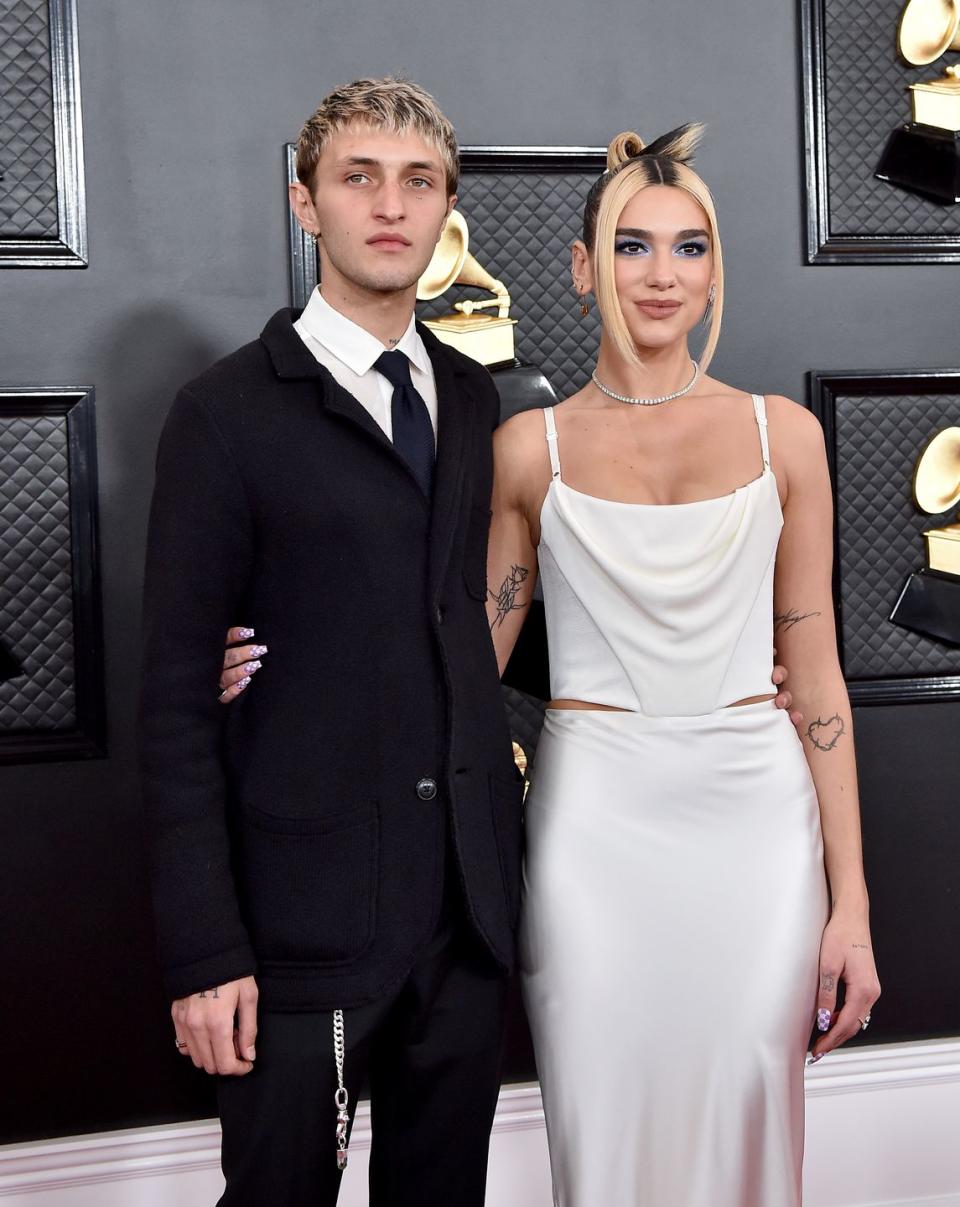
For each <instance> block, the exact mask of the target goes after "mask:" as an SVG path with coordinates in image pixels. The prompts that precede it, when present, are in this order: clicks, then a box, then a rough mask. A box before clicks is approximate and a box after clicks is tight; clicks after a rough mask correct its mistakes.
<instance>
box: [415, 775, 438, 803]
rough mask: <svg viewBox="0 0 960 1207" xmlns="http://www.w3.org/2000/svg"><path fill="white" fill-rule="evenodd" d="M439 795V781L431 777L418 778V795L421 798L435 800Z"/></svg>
mask: <svg viewBox="0 0 960 1207" xmlns="http://www.w3.org/2000/svg"><path fill="white" fill-rule="evenodd" d="M436 795H437V781H436V780H432V779H429V778H424V779H422V780H417V796H419V797H420V799H421V800H433V798H434V797H435V796H436Z"/></svg>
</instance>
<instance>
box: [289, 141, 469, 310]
mask: <svg viewBox="0 0 960 1207" xmlns="http://www.w3.org/2000/svg"><path fill="white" fill-rule="evenodd" d="M301 187H302V186H301ZM305 192H306V190H304V193H305ZM455 200H456V198H455V197H448V196H447V185H446V175H445V173H444V170H443V162H442V160H441V158H440V153H439V151H438V150H437V148H436V147H434V146H433V145H431V144H430V143H428V142H425V141H424V140H423V139H422V138H421V137H420V136H419V135H418V134H414V133H408V134H394V133H391V132H389V131H387V130H376V129H371V128H370V127H368V126H365V125H357V124H354V125H351V126H349V127H347V128H346V129H344V130H341V131H340V132H339V133H337V134H335V135H334V136H333V137H332V138H331V139H330V141H329V142H328V144H327V145H326V146H325V147H324V149H323V152H322V154H321V155H320V159H319V162H318V164H317V168H316V171H315V173H314V180H313V197H312V199H311V204H310V207H309V208H310V209H312V218H313V219H315V223H316V225H315V228H314V229H315V230H318V231H319V232H320V241H319V243H318V248H319V251H320V263H321V275H322V279H323V286H324V292H325V293H326V292H327V291H328V289H332V290H334V291H336V289H337V286H338V284H339V285H340V286H341V287H347V288H350V287H352V289H356V288H359V289H362V290H364V291H367V292H370V293H381V294H382V293H395V292H399V291H403V290H406V289H409V288H410V287H411V286H413V285H415V284H416V282H417V280H418V279H419V278H420V276H421V274H422V273H423V271H424V269H425V268H426V267H427V265H428V264H429V263H430V257H431V256H432V255H433V251H434V248H435V247H436V245H437V240H438V239H439V238H440V232H441V230H442V229H443V224H444V222H445V221H446V218H447V214H448V213H449V212H450V210H451V209H452V207H453V203H454V201H455ZM294 204H295V209H297V214H298V217H300V219H301V221H302V222H303V224H304V226H305V227H306V229H308V230H309V229H310V224H309V222H310V215H308V214H307V215H306V220H305V214H306V210H303V211H301V209H300V208H298V207H297V205H296V202H295V203H294ZM338 278H339V280H338Z"/></svg>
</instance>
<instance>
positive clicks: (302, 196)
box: [287, 180, 320, 235]
mask: <svg viewBox="0 0 960 1207" xmlns="http://www.w3.org/2000/svg"><path fill="white" fill-rule="evenodd" d="M287 194H288V196H289V198H290V208H291V209H292V210H293V216H294V217H295V218H296V220H297V221H298V222H299V223H300V225H301V226H302V227H303V229H304V231H305V232H306V233H307V234H308V235H319V234H320V222H319V219H318V218H317V211H316V209H315V208H314V204H313V198H312V197H311V196H310V190H309V189H308V188H307V186H306V185H305V184H301V183H300V181H299V180H295V181H294V182H293V183H292V184H291V185H290V186H289V187H288V189H287Z"/></svg>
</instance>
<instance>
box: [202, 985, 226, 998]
mask: <svg viewBox="0 0 960 1207" xmlns="http://www.w3.org/2000/svg"><path fill="white" fill-rule="evenodd" d="M219 996H220V986H219V985H214V987H213V988H212V989H201V990H200V992H199V993H198V994H197V997H219Z"/></svg>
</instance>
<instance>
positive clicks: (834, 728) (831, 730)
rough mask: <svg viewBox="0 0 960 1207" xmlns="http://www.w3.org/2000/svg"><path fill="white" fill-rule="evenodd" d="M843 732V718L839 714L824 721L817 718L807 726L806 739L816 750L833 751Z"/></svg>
mask: <svg viewBox="0 0 960 1207" xmlns="http://www.w3.org/2000/svg"><path fill="white" fill-rule="evenodd" d="M845 732H846V729H845V726H844V724H843V718H842V717H841V716H840V714H839V713H834V715H833V716H832V717H830V718H828V720H826V721H824V719H823V718H822V717H817V719H816V720H815V721H812V722H811V723H810V725H808V726H807V737H808V738H809V739H810V741H811V742H812V743H813V744H814V746H816V748H817V749H818V750H833V748H834V747H835V746H836V744H837V743H838V742H839V741H840V739H841V737H842V736H843V734H844V733H845Z"/></svg>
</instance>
